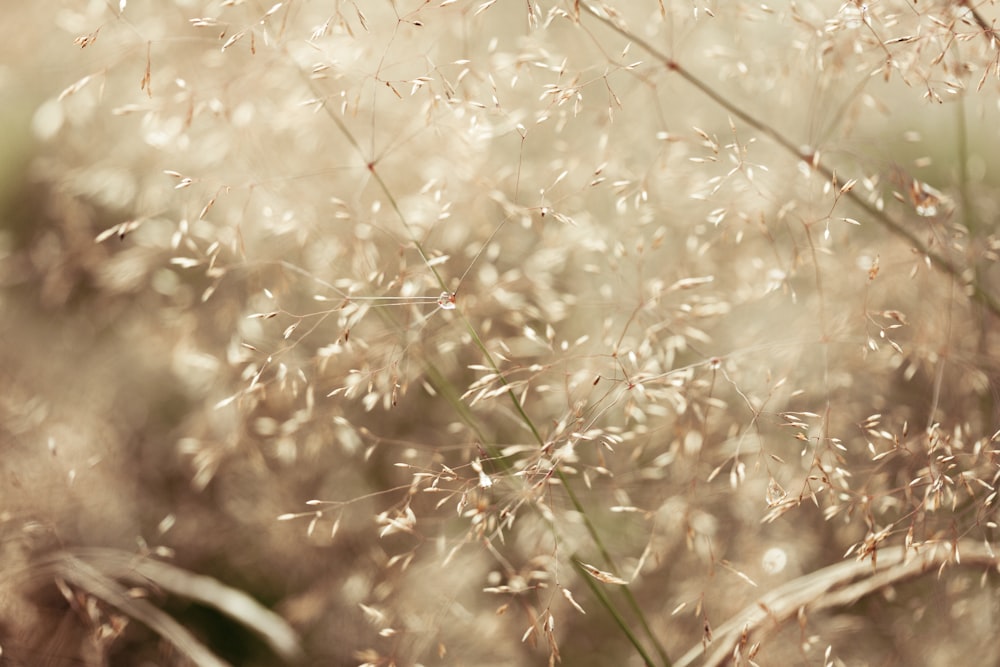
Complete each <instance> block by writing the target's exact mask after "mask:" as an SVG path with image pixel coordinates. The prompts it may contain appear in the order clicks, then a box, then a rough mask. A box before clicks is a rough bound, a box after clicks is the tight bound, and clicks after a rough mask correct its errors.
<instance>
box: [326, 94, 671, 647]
mask: <svg viewBox="0 0 1000 667" xmlns="http://www.w3.org/2000/svg"><path fill="white" fill-rule="evenodd" d="M307 82H308V84H309V86H310V88H312V89H313V92H314V93H317V95H318V92H319V91H317V90H316V89H315V87H314V85H313V82H312V81H310V80H308V78H307ZM322 105H323V109H324V111H326V113H327V116H328V117H329V118H330V119H331V120H333V122H334V124H335V125H336V126H337V129H338V130H340V132H341V134H342V135H343V136H344V137H345V138H346V139H347V141H348V143H350V144H351V146H352V147H353V148H354V150H355V152H357V154H358V155H359V156H360V157H361V158H362V159H365V152H364V149H363V148H362V147H361V144H360V143H359V142H358V141H357V139H356V138H355V137H354V135H353V133H352V132H351V130H350V129H349V128H348V127H347V125H346V124H345V123H344V122H343V120H342V119H341V118H340V117H339V116H338V115H337V113H336V112H335V111H334V110H332V109H330V107H329V106H328V105H327V104H326V103H325V102H323V103H322ZM365 164H366V166H367V168H368V171H369V173H371V175H372V178H373V179H374V181H375V183H376V184H377V185H378V187H379V190H381V192H382V194H383V195H384V196H385V197H386V199H387V200H388V202H389V205H390V206H391V207H392V209H393V211H395V213H396V216H397V217H398V218H399V220H400V222H401V223H402V224H403V227H404V228H405V229H406V231H407V232H408V233H409V234H410V242H411V243H412V244H413V247H414V248H415V249H416V251H417V252H418V253H419V255H420V257H421V259H422V260H423V261H424V264H425V265H426V266H427V267H428V268H429V269H430V270H431V272H432V273H433V275H434V278H435V280H437V282H438V284H439V285H440V286H441V289H442V290H444V291H445V292H447V291H448V287H447V284H446V283H445V281H444V279H443V278H442V277H441V275H440V274H439V273H438V271H437V269H436V268H435V267H434V266H433V264H431V262H430V257H429V256H428V255H427V253H426V252H425V251H424V248H423V245H422V244H421V243H420V241H419V240H417V238H416V235H415V234H414V233H413V229H412V228H411V227H410V224H409V222H408V221H407V219H406V216H405V215H403V211H402V210H401V209H400V207H399V205H398V203H397V202H396V198H395V197H394V196H393V194H392V192H391V190H390V189H389V186H388V185H387V184H386V182H385V181H384V180H383V179H382V176H381V174H380V173H379V171H378V169H377V166H376V164H375V162H372V161H367V160H366V162H365ZM459 316H460V317H461V319H462V321H463V323H464V324H465V327H466V330H467V331H468V332H469V335H470V336H471V337H472V340H473V342H474V343H475V345H476V347H477V348H479V350H480V352H482V354H483V356H484V358H485V359H486V361H487V363H488V364H489V365H490V367H491V368H492V369H493V370H494V371H495V372H496V373H497V377H498V378H499V379H500V382H501V383H502V384H503V385H504V386H505V387H507V395H508V396H509V397H510V399H511V402H512V403H513V404H514V410H515V412H516V413H517V415H518V418H519V419H520V420H521V422H522V423H524V425H525V426H527V427H528V430H529V431H530V432H531V435H532V437H533V438H534V439H535V441H536V442H537V443H538V446H539V447H544V446H545V439H544V438H543V437H542V435H541V432H540V431H539V430H538V427H537V426H535V423H534V421H533V420H532V419H531V417H529V416H528V413H527V412H526V411H525V409H524V406H523V405H522V404H521V401H520V399H518V397H517V395H516V394H515V393H514V390H513V389H511V388H510V386H509V384H508V382H507V379H506V378H505V377H504V375H503V373H502V372H501V371H500V367H499V366H498V365H497V363H496V361H495V359H494V358H493V355H492V354H491V353H490V351H489V349H488V348H487V347H486V344H485V343H484V342H483V340H482V339H481V338H480V337H479V334H478V332H477V331H476V329H475V327H473V326H472V323H471V322H469V320H468V319H467V318H466V317H465V316H464V314H462V313H459ZM386 317H389V316H388V315H386ZM422 361H423V365H424V369H425V372H427V374H428V376H429V377H430V378H432V382H433V384H434V386H435V388H436V389H437V390H438V391H440V392H441V393H442V394H443V395H444V396H445V397H446V399H447V400H448V402H449V403H450V404H451V405H452V406H453V407H455V408H456V409H457V410H458V412H459V415H460V416H461V417H462V419H463V421H466V423H468V424H470V425H472V424H473V423H474V420H475V418H474V417H473V415H472V413H471V411H469V410H468V408H467V406H465V405H464V404H463V403H462V401H461V399H460V398H459V394H458V392H457V391H455V389H454V387H452V386H451V383H450V382H449V381H448V380H447V378H445V376H444V375H443V374H442V373H441V372H440V371H438V369H437V368H436V367H435V366H434V365H433V364H431V363H430V362H429V361H428V360H426V359H423V360H422ZM472 428H473V430H474V431H475V432H476V433H477V435H480V436H481V432H480V430H479V429H478V427H476V426H472ZM481 441H482V444H483V446H484V447H485V448H487V451H488V453H489V454H490V455H491V456H493V457H495V458H496V460H497V461H498V462H501V465H504V467H505V468H506V467H507V464H506V463H505V462H504V459H503V457H502V456H501V455H500V452H499V450H497V449H496V447H495V445H491V444H489V443H487V442H486V441H485V439H482V438H481ZM556 476H557V478H558V479H559V481H560V483H561V484H562V486H563V488H564V489H565V490H566V494H567V496H568V497H569V499H570V502H571V503H572V505H573V507H574V509H575V510H576V511H577V512H578V513H579V514H580V516H581V517H583V521H584V525H585V527H586V529H587V533H588V534H589V535H590V537H591V539H592V540H593V542H594V545H595V546H596V547H597V550H598V551H599V552H600V554H601V557H602V558H603V559H604V561H605V562H606V563H607V565H608V567H610V568H611V569H612V571H615V572H617V567H616V565H615V563H614V561H613V559H612V557H611V554H610V552H609V551H608V549H607V547H606V546H605V545H604V541H603V540H602V539H601V536H600V534H599V533H598V532H597V528H596V527H595V526H594V524H593V522H592V521H591V520H590V517H589V516H588V515H587V513H586V511H585V510H584V507H583V505H582V503H580V500H579V498H577V496H576V494H575V493H574V492H573V489H572V485H571V484H570V480H569V479H568V478H567V477H566V476H565V475H564V474H563V472H562V471H561V470H560V469H558V468H557V469H556ZM549 525H550V527H551V528H552V529H553V530H556V526H555V525H554V524H553V523H552V522H551V521H549ZM571 560H572V561H573V564H574V567H576V568H577V569H579V563H578V561H577V560H576V556H575V555H574V556H572V557H571ZM581 576H582V577H583V579H584V581H586V582H587V584H588V586H590V587H591V589H592V590H594V589H595V588H596V589H599V587H597V585H596V582H594V581H593V579H592V578H591V577H590V576H589V575H586V574H585V573H582V574H581ZM623 592H624V595H625V599H626V601H627V602H628V606H629V608H630V609H631V610H632V611H633V613H634V614H635V615H636V617H637V618H638V619H639V623H640V625H641V626H642V628H643V630H644V631H645V632H646V634H647V635H648V636H649V638H650V640H651V641H652V642H653V645H654V646H655V647H656V650H657V653H658V654H659V656H660V659H661V661H662V663H663V665H664V667H670V665H671V663H670V660H669V658H668V657H667V655H666V651H665V650H664V648H663V646H662V645H661V643H660V642H659V641H658V639H657V638H656V636H655V634H654V633H653V631H652V629H651V627H650V626H649V623H648V621H647V620H646V617H645V615H644V614H643V612H642V609H641V608H640V607H639V604H638V602H637V601H636V599H635V596H634V595H633V594H632V591H631V590H629V589H628V587H624V588H623ZM597 598H598V600H599V601H600V603H601V605H602V606H603V607H604V608H605V609H606V610H607V611H608V613H609V614H611V616H612V617H613V618H614V619H615V621H616V623H617V624H618V626H619V627H620V628H621V629H622V631H623V633H624V634H625V636H626V637H627V638H628V640H629V642H630V643H631V644H632V645H633V647H634V648H635V650H636V651H637V652H638V653H639V655H641V656H642V657H643V660H644V661H645V662H646V664H647V665H648V666H649V667H654V663H653V662H652V659H651V658H650V657H649V655H648V653H647V652H646V650H645V648H644V647H643V646H642V643H641V642H640V641H639V640H638V638H637V637H636V636H635V634H634V633H633V632H632V631H631V629H630V628H629V627H628V625H627V624H626V623H625V622H624V620H623V619H622V617H621V614H619V612H618V610H617V608H616V607H615V605H614V603H613V602H612V601H611V599H610V598H609V597H608V596H607V595H605V594H604V592H603V591H600V594H599V595H597Z"/></svg>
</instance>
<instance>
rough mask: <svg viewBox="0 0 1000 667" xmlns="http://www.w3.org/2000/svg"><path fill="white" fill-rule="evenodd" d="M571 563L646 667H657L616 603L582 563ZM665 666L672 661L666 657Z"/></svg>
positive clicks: (574, 559)
mask: <svg viewBox="0 0 1000 667" xmlns="http://www.w3.org/2000/svg"><path fill="white" fill-rule="evenodd" d="M570 561H571V562H572V563H573V567H574V568H575V569H576V572H577V574H579V575H580V578H581V579H583V580H584V581H585V582H586V583H587V586H588V587H589V588H590V592H591V593H592V594H593V595H594V597H595V598H597V599H598V600H599V601H600V602H601V606H603V607H604V608H605V609H607V610H608V613H609V614H611V618H612V619H613V620H614V622H615V625H617V626H618V629H619V630H621V631H622V634H624V635H625V636H626V637H628V640H629V642H631V644H632V645H633V646H634V647H635V649H636V651H637V652H638V653H639V655H640V657H642V660H643V662H645V663H646V667H655V663H654V662H653V659H652V658H651V657H650V656H649V654H648V653H646V651H645V650H644V649H643V648H642V644H641V643H640V642H639V638H638V637H636V636H635V634H634V633H633V632H632V628H630V627H629V626H628V623H626V622H625V619H624V618H622V616H621V614H619V613H618V611H617V610H616V609H615V606H614V603H613V602H611V600H610V598H608V594H607V593H606V592H604V589H603V588H601V587H600V586H598V585H597V582H596V581H594V578H593V577H591V576H590V575H589V574H587V571H586V570H584V569H583V566H582V565H581V564H580V561H578V560H577V559H576V558H571V559H570ZM664 664H665V665H666V666H667V667H670V661H669V660H667V659H666V658H665V657H664Z"/></svg>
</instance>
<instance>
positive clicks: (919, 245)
mask: <svg viewBox="0 0 1000 667" xmlns="http://www.w3.org/2000/svg"><path fill="white" fill-rule="evenodd" d="M579 6H580V8H581V9H583V10H584V11H585V12H586V13H587V14H589V15H590V16H593V17H594V18H595V19H596V20H597V21H599V22H600V23H603V24H604V25H605V26H607V27H608V28H610V29H611V30H613V31H615V32H617V33H618V34H619V35H621V36H622V37H624V38H625V39H628V40H629V41H631V42H634V43H635V44H638V45H639V46H640V47H641V48H642V49H643V50H644V51H646V52H647V53H649V54H650V55H651V56H652V57H653V58H655V59H656V60H658V61H660V63H662V64H663V65H664V66H665V67H666V68H667V69H668V70H670V71H671V72H675V73H676V74H677V75H678V76H680V77H681V78H682V79H684V80H685V81H687V82H688V83H689V84H691V85H692V86H694V87H695V88H697V89H698V90H699V91H701V92H702V93H703V94H704V95H705V96H707V97H708V98H709V99H711V100H712V101H713V102H715V103H716V104H718V105H719V106H720V107H722V108H723V109H725V110H726V111H727V112H728V113H729V114H731V115H732V116H734V117H736V118H739V119H740V120H741V121H743V122H744V123H746V124H747V125H749V126H750V127H752V128H754V129H755V130H757V131H758V132H760V133H761V134H763V135H764V136H766V137H767V138H769V139H771V140H772V141H773V142H774V143H776V144H777V145H779V146H781V147H782V148H783V149H785V151H786V152H788V153H790V154H791V155H793V156H794V157H796V158H797V159H799V160H802V161H803V162H805V163H806V164H808V165H810V167H812V169H813V170H814V171H816V172H818V173H819V174H821V175H822V176H823V177H824V178H826V179H828V180H830V181H831V182H832V181H834V179H835V178H836V176H835V174H834V172H833V169H831V168H830V167H827V166H826V165H825V164H822V163H821V162H820V161H819V160H818V159H817V155H816V153H815V152H814V151H812V149H809V148H800V147H799V146H797V145H796V144H795V143H793V142H792V140H791V139H789V138H788V137H787V136H785V135H784V134H782V133H781V132H780V131H778V130H777V129H776V128H775V127H774V126H773V125H771V124H769V123H768V122H766V121H764V120H761V119H760V118H757V117H756V116H753V115H751V114H750V113H748V112H746V111H743V110H742V109H741V108H740V107H739V106H737V105H736V103H735V102H732V101H730V100H729V99H728V98H726V97H724V96H723V95H722V94H720V93H719V92H717V91H716V90H714V89H713V88H711V87H710V86H708V84H706V83H704V82H703V81H702V80H701V79H700V78H698V77H697V76H695V75H694V74H692V73H691V72H690V71H688V70H687V69H686V68H685V67H684V66H682V65H681V64H680V63H679V62H677V61H676V60H674V59H673V58H671V57H669V56H667V55H666V54H665V53H663V52H662V51H660V50H659V49H657V48H656V47H654V46H653V45H652V44H650V43H649V42H647V41H646V40H644V39H643V38H641V37H639V36H638V35H636V34H635V33H634V32H632V31H630V30H629V29H628V28H625V27H622V26H621V25H619V24H618V23H616V22H615V21H612V20H611V19H609V18H608V17H606V16H604V15H603V14H601V13H600V12H598V11H597V10H595V9H594V8H593V7H591V6H590V5H589V4H587V3H586V2H581V3H580V4H579ZM843 196H845V197H846V198H847V199H849V200H850V201H851V202H853V203H854V204H855V205H856V206H858V207H859V208H861V209H862V210H863V211H864V212H865V213H867V214H868V215H869V216H871V218H872V219H873V220H874V221H875V222H876V223H878V224H879V225H881V226H882V227H885V228H886V229H888V230H889V231H890V232H891V233H892V234H894V235H896V236H898V237H900V238H902V239H904V240H906V242H907V243H909V244H910V245H912V246H913V247H914V248H916V249H917V250H918V251H919V252H920V254H922V255H924V256H925V257H927V259H929V260H930V261H931V263H932V264H933V265H934V266H936V267H937V268H939V269H941V270H943V271H944V272H946V273H948V274H949V275H951V276H953V277H954V278H956V279H957V280H958V281H959V283H961V284H963V285H966V284H967V285H968V286H969V287H971V289H972V292H973V295H974V296H975V297H977V298H978V299H979V300H980V301H981V302H982V304H983V306H985V307H986V309H987V310H989V311H990V312H991V313H992V314H993V315H994V316H996V317H1000V297H997V296H996V295H994V294H993V293H992V292H990V291H988V290H987V289H986V288H985V287H984V286H983V285H982V282H981V281H980V280H979V278H978V276H976V275H975V274H973V275H972V276H971V277H969V276H966V275H965V273H966V272H965V270H964V269H963V267H961V266H959V265H957V264H955V263H954V262H952V261H951V260H950V259H948V258H946V257H945V256H944V255H941V254H938V253H937V252H935V251H933V250H931V249H930V248H929V247H928V246H927V244H926V243H924V242H923V241H922V240H921V239H920V238H919V237H918V236H917V235H916V234H915V233H914V232H912V231H910V229H909V228H908V227H906V226H905V225H903V223H901V222H899V221H898V220H896V219H895V218H893V217H892V216H890V215H889V214H888V213H886V212H885V211H881V210H879V209H878V208H876V207H875V205H874V204H872V203H871V202H869V201H868V200H866V199H865V198H864V197H862V196H861V194H860V193H859V192H858V191H857V190H853V189H852V190H848V191H847V192H846V193H844V195H843Z"/></svg>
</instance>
